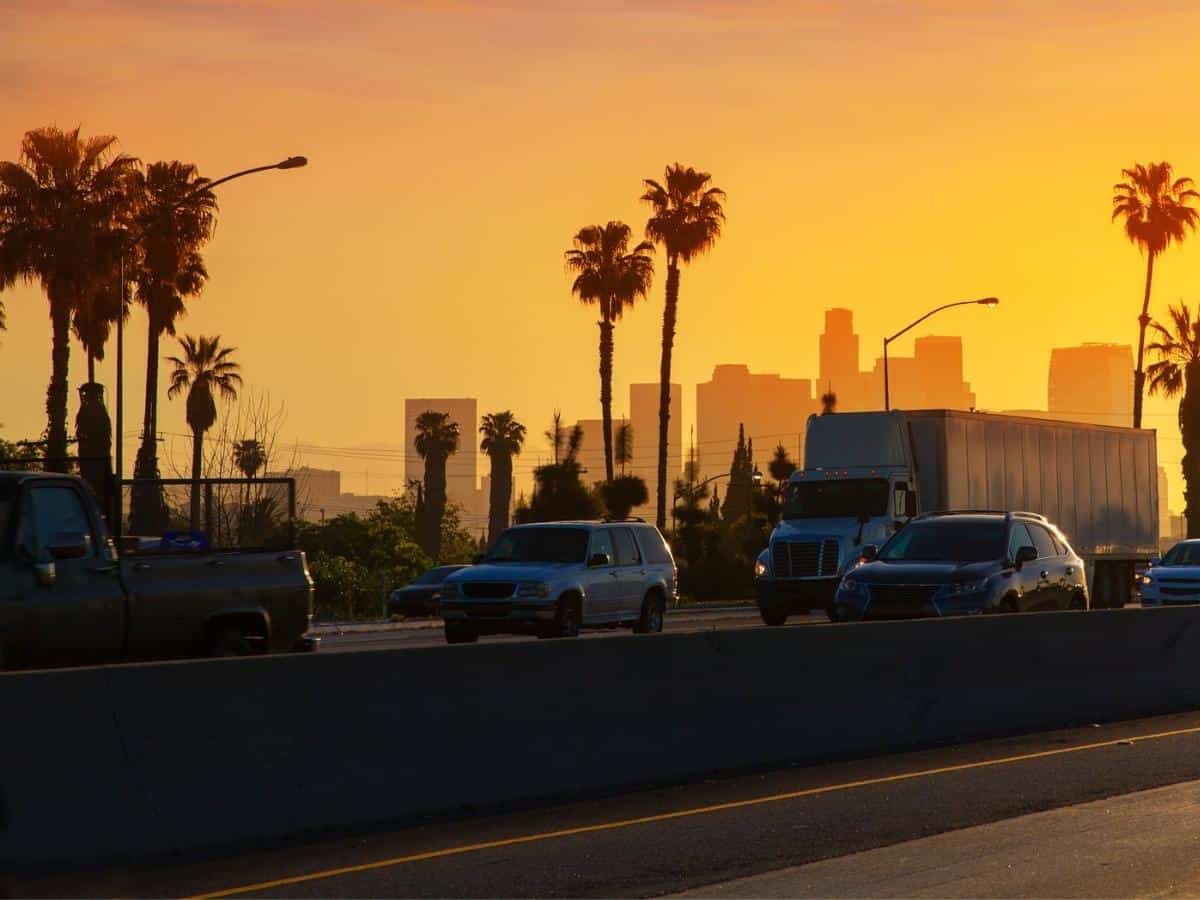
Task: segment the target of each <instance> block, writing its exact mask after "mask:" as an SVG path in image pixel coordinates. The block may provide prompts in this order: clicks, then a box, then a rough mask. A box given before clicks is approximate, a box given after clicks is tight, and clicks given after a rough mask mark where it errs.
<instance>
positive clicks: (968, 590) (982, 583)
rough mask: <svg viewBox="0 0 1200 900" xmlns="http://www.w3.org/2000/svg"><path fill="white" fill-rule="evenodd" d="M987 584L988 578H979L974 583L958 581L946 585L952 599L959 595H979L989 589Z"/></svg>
mask: <svg viewBox="0 0 1200 900" xmlns="http://www.w3.org/2000/svg"><path fill="white" fill-rule="evenodd" d="M987 583H988V580H987V579H986V578H977V579H975V580H974V581H956V582H953V583H952V584H948V585H946V593H947V594H948V595H950V596H951V597H954V596H957V595H958V594H977V593H979V592H980V591H982V590H984V589H985V588H986V587H987Z"/></svg>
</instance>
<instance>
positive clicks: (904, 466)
mask: <svg viewBox="0 0 1200 900" xmlns="http://www.w3.org/2000/svg"><path fill="white" fill-rule="evenodd" d="M919 511H920V506H919V501H918V497H917V490H916V466H915V459H914V455H913V452H912V442H911V439H910V437H909V434H908V429H907V423H906V421H905V419H904V416H903V414H902V413H899V412H896V413H878V412H872V413H837V414H832V415H814V416H810V417H809V420H808V427H807V430H806V439H805V450H804V468H803V469H799V470H797V471H796V472H794V473H793V474H792V476H791V478H790V479H789V481H788V484H787V488H786V491H785V494H784V500H783V507H782V511H781V517H780V521H779V524H778V526H776V528H775V530H774V531H773V532H772V534H771V539H770V543H769V545H768V547H767V549H766V550H764V551H763V552H762V553H761V554H760V555H759V557H758V560H757V561H756V563H755V566H754V576H755V577H754V585H755V593H756V594H757V598H758V607H759V612H760V613H761V614H762V618H763V621H764V622H766V623H767V624H768V625H782V624H783V623H784V622H785V621H787V618H788V616H789V615H791V614H792V613H800V612H807V611H808V610H810V609H824V610H826V611H827V612H828V614H829V616H830V618H831V619H834V618H836V613H835V609H834V605H833V599H834V594H835V592H836V590H837V584H838V581H839V580H840V579H841V576H842V573H843V572H844V571H845V570H846V568H847V567H848V566H849V565H851V564H852V563H854V562H855V561H857V560H858V559H859V557H860V555H861V552H862V548H863V547H865V546H868V545H875V546H881V545H882V544H884V543H885V542H886V541H887V539H888V538H890V537H891V536H892V535H893V534H895V533H896V531H897V530H898V529H899V528H901V527H903V525H904V524H905V523H906V522H907V521H908V520H909V519H911V518H912V517H913V516H915V515H917V513H918V512H919Z"/></svg>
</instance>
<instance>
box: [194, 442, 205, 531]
mask: <svg viewBox="0 0 1200 900" xmlns="http://www.w3.org/2000/svg"><path fill="white" fill-rule="evenodd" d="M203 464H204V432H203V431H198V430H195V429H193V431H192V510H191V520H192V531H199V530H200V470H201V467H202V466H203Z"/></svg>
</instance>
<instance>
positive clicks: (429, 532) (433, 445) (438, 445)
mask: <svg viewBox="0 0 1200 900" xmlns="http://www.w3.org/2000/svg"><path fill="white" fill-rule="evenodd" d="M416 424H417V436H416V439H415V441H414V445H415V446H416V448H417V453H419V454H420V455H421V459H423V460H424V461H425V514H424V516H423V517H422V521H421V522H418V523H417V533H418V537H419V538H421V540H420V541H419V543H420V544H421V548H422V549H423V550H424V551H425V552H426V553H427V554H429V558H430V559H432V560H434V561H435V562H436V561H437V560H438V558H439V557H440V555H441V552H442V518H443V517H444V516H445V514H446V460H448V459H449V458H450V457H451V456H453V455H454V454H455V453H457V452H458V438H459V431H458V423H457V422H452V421H451V420H450V415H449V413H444V412H435V411H434V410H432V409H430V410H426V411H425V412H423V413H421V414H420V415H419V416H417V423H416Z"/></svg>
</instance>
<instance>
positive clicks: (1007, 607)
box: [996, 597, 1021, 613]
mask: <svg viewBox="0 0 1200 900" xmlns="http://www.w3.org/2000/svg"><path fill="white" fill-rule="evenodd" d="M1020 611H1021V607H1020V606H1018V605H1017V598H1016V597H1005V598H1004V599H1003V600H1001V601H1000V605H999V606H998V607H996V612H1000V613H1018V612H1020Z"/></svg>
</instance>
